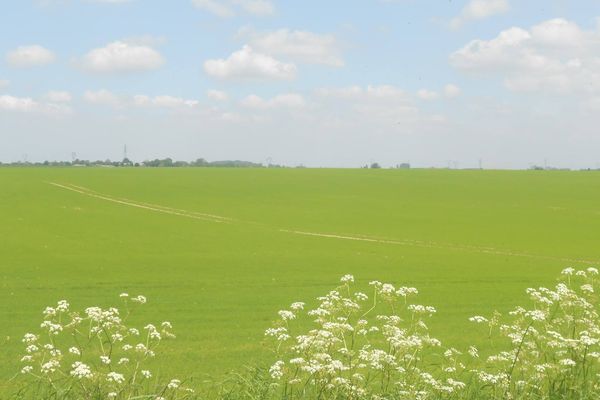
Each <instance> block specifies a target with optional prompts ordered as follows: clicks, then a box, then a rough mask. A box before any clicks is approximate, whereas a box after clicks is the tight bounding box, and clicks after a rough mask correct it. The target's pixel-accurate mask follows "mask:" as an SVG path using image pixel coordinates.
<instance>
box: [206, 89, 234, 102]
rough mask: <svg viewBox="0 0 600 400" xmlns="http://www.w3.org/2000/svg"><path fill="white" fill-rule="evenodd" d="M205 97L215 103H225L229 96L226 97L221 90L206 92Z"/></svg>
mask: <svg viewBox="0 0 600 400" xmlns="http://www.w3.org/2000/svg"><path fill="white" fill-rule="evenodd" d="M206 96H207V97H208V98H209V99H211V100H215V101H227V99H229V96H227V93H225V92H223V91H221V90H214V89H212V90H208V91H207V92H206Z"/></svg>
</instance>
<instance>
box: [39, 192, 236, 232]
mask: <svg viewBox="0 0 600 400" xmlns="http://www.w3.org/2000/svg"><path fill="white" fill-rule="evenodd" d="M48 183H49V184H50V185H52V186H55V187H58V188H61V189H66V190H70V191H72V192H75V193H79V194H83V195H85V196H89V197H94V198H96V199H101V200H105V201H110V202H113V203H117V204H121V205H125V206H130V207H136V208H141V209H144V210H149V211H154V212H160V213H163V214H170V215H177V216H180V217H187V218H193V219H198V220H202V221H209V222H217V223H228V222H232V221H233V220H232V219H229V218H225V217H221V216H218V215H212V214H203V213H197V212H195V211H188V210H180V209H177V208H171V207H164V206H160V205H157V204H151V203H143V202H138V201H134V200H130V199H125V198H119V197H113V196H108V195H106V194H102V193H98V192H95V191H93V190H90V189H87V188H84V187H82V186H75V185H69V184H67V185H63V184H60V183H56V182H48Z"/></svg>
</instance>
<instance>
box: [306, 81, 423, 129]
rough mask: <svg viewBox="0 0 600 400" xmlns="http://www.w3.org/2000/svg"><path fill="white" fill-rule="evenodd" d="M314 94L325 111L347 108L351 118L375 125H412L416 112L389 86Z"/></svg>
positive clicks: (399, 91) (408, 98) (405, 97)
mask: <svg viewBox="0 0 600 400" xmlns="http://www.w3.org/2000/svg"><path fill="white" fill-rule="evenodd" d="M316 94H317V96H318V97H320V98H321V99H322V100H323V101H325V104H326V105H327V107H337V106H342V107H348V108H349V109H351V110H352V115H351V116H350V115H348V117H349V118H350V117H352V118H354V117H356V116H360V118H363V119H364V120H365V121H371V122H373V123H379V124H392V125H393V124H396V123H399V122H402V123H405V122H409V121H411V122H412V121H414V120H415V119H416V118H417V117H418V115H419V109H418V108H417V107H416V106H415V104H414V103H413V101H412V100H411V96H410V95H409V94H408V93H406V92H405V91H404V90H402V89H401V88H399V87H397V86H393V85H368V86H366V87H361V86H357V85H355V86H349V87H342V88H321V89H317V91H316Z"/></svg>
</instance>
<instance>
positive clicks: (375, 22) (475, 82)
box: [0, 0, 600, 169]
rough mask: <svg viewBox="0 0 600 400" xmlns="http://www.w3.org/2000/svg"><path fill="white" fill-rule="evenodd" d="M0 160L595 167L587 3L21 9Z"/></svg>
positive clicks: (3, 104)
mask: <svg viewBox="0 0 600 400" xmlns="http://www.w3.org/2000/svg"><path fill="white" fill-rule="evenodd" d="M0 27H1V32H2V34H1V35H0V161H3V162H11V161H23V160H28V161H42V160H71V159H72V157H73V155H75V156H76V157H78V158H81V159H90V160H96V159H101V160H104V159H112V160H119V159H121V158H122V157H123V150H124V146H125V145H126V146H127V156H128V157H129V158H130V159H132V160H134V161H143V160H147V159H154V158H165V157H171V158H173V159H178V160H195V159H197V158H205V159H207V160H211V161H212V160H225V159H241V160H248V161H254V162H263V163H265V162H273V163H278V164H285V165H289V166H297V165H304V166H309V167H358V166H361V165H365V164H369V163H373V162H378V163H379V164H381V165H382V166H384V167H389V166H394V165H396V164H399V163H404V162H409V163H411V165H412V166H414V167H447V166H451V167H458V168H472V167H478V166H479V165H481V166H483V167H484V168H500V169H505V168H506V169H518V168H528V167H530V166H532V165H545V164H546V165H548V166H553V167H558V168H598V167H600V128H599V127H600V2H598V1H596V0H587V1H577V0H571V1H567V0H543V1H538V0H527V1H516V0H462V1H459V0H343V1H342V0H327V1H322V0H321V1H314V0H303V1H297V0H294V1H292V0H170V1H165V0H19V1H5V2H3V7H2V13H0Z"/></svg>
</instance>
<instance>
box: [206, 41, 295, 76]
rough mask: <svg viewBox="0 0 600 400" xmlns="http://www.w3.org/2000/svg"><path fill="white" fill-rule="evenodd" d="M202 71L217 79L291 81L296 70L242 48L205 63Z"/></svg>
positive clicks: (289, 64)
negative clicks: (225, 56)
mask: <svg viewBox="0 0 600 400" xmlns="http://www.w3.org/2000/svg"><path fill="white" fill-rule="evenodd" d="M204 70H205V71H206V73H207V74H208V75H210V76H212V77H214V78H219V79H293V78H295V77H296V71H297V68H296V66H295V65H294V64H291V63H284V62H281V61H278V60H276V59H275V58H273V57H271V56H268V55H266V54H262V53H258V52H256V51H254V50H253V49H252V48H251V47H250V46H244V47H243V48H242V49H241V50H238V51H236V52H234V53H232V54H231V55H230V56H229V57H228V58H227V59H216V60H208V61H206V62H205V63H204Z"/></svg>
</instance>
